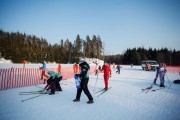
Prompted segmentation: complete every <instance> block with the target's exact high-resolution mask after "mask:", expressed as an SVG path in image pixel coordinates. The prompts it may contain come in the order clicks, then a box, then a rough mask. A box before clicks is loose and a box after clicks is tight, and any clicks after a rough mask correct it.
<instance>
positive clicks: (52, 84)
mask: <svg viewBox="0 0 180 120" xmlns="http://www.w3.org/2000/svg"><path fill="white" fill-rule="evenodd" d="M48 74H49V75H50V78H49V79H48V80H47V85H46V86H45V88H44V89H45V90H49V89H51V92H50V93H49V95H53V94H55V91H62V89H61V85H60V83H59V82H60V81H61V80H62V75H61V74H59V73H55V72H54V71H48Z"/></svg>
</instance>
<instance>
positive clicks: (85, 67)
mask: <svg viewBox="0 0 180 120" xmlns="http://www.w3.org/2000/svg"><path fill="white" fill-rule="evenodd" d="M79 66H80V68H81V70H80V74H79V77H80V80H81V82H80V87H79V88H77V94H76V99H74V100H73V101H74V102H79V101H80V97H81V92H82V90H83V91H84V93H85V94H86V96H87V97H88V99H89V101H88V102H87V103H88V104H91V103H94V101H93V97H92V96H91V93H90V92H89V90H88V81H89V69H90V67H89V64H88V63H87V62H85V61H83V62H82V63H80V64H79Z"/></svg>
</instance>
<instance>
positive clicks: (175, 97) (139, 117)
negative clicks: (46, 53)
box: [0, 66, 180, 120]
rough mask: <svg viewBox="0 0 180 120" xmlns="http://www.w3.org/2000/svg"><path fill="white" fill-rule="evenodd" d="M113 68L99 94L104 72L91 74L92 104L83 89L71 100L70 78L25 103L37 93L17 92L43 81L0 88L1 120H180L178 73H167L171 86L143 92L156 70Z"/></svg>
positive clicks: (126, 67) (166, 83)
mask: <svg viewBox="0 0 180 120" xmlns="http://www.w3.org/2000/svg"><path fill="white" fill-rule="evenodd" d="M112 71H113V74H112V77H111V78H110V80H109V86H112V88H111V89H110V90H109V91H107V92H106V93H104V94H103V95H101V96H100V97H97V95H98V94H97V93H95V91H97V90H99V89H102V88H104V81H103V74H102V73H100V74H99V76H98V80H97V77H96V76H95V75H91V76H90V80H89V90H90V92H91V94H92V96H93V98H94V104H87V103H86V102H87V101H88V99H87V97H86V96H85V94H84V93H83V92H82V94H81V101H80V102H76V103H74V102H73V101H72V100H73V99H74V98H75V96H76V88H75V82H74V79H73V78H72V79H69V80H64V81H61V82H60V83H61V87H62V89H63V91H62V92H56V94H55V95H42V96H39V97H36V98H33V99H30V100H27V101H24V102H22V100H25V99H27V98H30V97H34V96H37V95H19V92H22V91H34V90H41V88H39V87H44V86H45V84H42V85H37V86H30V87H24V88H17V89H10V90H4V91H0V120H180V85H178V84H174V83H173V80H175V79H179V77H180V76H179V75H178V74H177V73H169V72H167V76H166V77H165V78H166V79H165V85H166V86H169V87H170V88H168V87H166V88H164V89H160V90H157V91H155V92H153V91H151V90H150V91H149V92H147V93H145V92H141V91H142V90H141V89H143V88H146V87H149V86H151V83H152V82H153V79H154V77H155V72H149V71H142V70H141V67H140V66H134V67H133V68H130V66H123V67H122V68H121V74H116V73H115V70H112ZM168 78H169V81H170V83H169V81H168ZM96 80H97V84H96V85H97V86H96V87H95V83H96ZM157 82H158V83H159V79H158V80H157ZM158 88H159V87H158V86H155V85H154V86H153V89H158Z"/></svg>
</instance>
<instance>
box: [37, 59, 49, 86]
mask: <svg viewBox="0 0 180 120" xmlns="http://www.w3.org/2000/svg"><path fill="white" fill-rule="evenodd" d="M39 69H40V70H42V73H41V80H43V76H45V77H46V78H48V75H46V63H45V62H42V67H40V68H39ZM44 84H45V80H44Z"/></svg>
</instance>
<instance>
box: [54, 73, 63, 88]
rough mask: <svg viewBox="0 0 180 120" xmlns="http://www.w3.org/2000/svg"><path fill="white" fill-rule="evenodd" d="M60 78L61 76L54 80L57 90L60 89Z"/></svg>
mask: <svg viewBox="0 0 180 120" xmlns="http://www.w3.org/2000/svg"><path fill="white" fill-rule="evenodd" d="M61 79H62V76H61V77H59V78H57V79H56V81H55V83H56V90H58V91H62V89H61V85H60V81H61Z"/></svg>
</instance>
